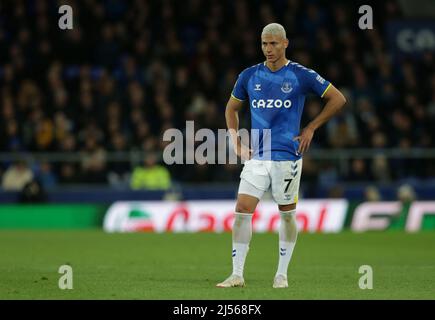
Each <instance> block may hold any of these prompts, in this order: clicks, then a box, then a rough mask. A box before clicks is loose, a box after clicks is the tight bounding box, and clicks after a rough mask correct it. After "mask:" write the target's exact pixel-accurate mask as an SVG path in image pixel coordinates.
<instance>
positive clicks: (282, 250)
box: [279, 248, 287, 256]
mask: <svg viewBox="0 0 435 320" xmlns="http://www.w3.org/2000/svg"><path fill="white" fill-rule="evenodd" d="M286 251H287V249H285V248H280V250H279V254H280V255H281V256H285V253H286Z"/></svg>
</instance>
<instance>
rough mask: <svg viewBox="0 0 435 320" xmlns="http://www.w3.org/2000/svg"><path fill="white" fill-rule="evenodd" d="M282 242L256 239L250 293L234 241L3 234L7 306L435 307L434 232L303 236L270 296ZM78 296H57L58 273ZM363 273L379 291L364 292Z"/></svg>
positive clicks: (0, 273)
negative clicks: (173, 302) (389, 303)
mask: <svg viewBox="0 0 435 320" xmlns="http://www.w3.org/2000/svg"><path fill="white" fill-rule="evenodd" d="M277 247H278V236H277V235H276V234H254V237H253V240H252V242H251V250H250V252H249V255H248V257H247V262H246V268H245V280H246V283H247V286H246V287H245V288H229V289H220V288H215V284H216V283H217V282H220V281H222V280H223V279H225V278H226V277H227V276H228V275H229V274H230V272H231V234H229V233H225V234H208V233H197V234H152V233H145V234H106V233H103V232H102V231H100V230H90V231H0V252H1V256H0V299H159V300H160V299H435V233H434V232H422V233H418V234H406V233H402V232H384V233H363V234H354V233H350V232H344V233H340V234H299V238H298V242H297V245H296V248H295V251H294V254H293V258H292V262H291V263H290V267H289V288H288V289H273V288H272V280H273V276H274V273H275V271H276V267H277V262H278V250H277V249H278V248H277ZM64 264H69V265H71V266H72V268H73V289H72V290H60V289H59V287H58V281H59V278H60V277H61V276H62V275H61V274H59V273H58V269H59V267H60V266H61V265H64ZM361 265H370V266H371V267H372V268H373V289H372V290H367V289H366V290H361V289H360V288H359V286H358V280H359V278H360V277H361V276H362V274H359V273H358V270H359V267H360V266H361Z"/></svg>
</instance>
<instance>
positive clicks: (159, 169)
mask: <svg viewBox="0 0 435 320" xmlns="http://www.w3.org/2000/svg"><path fill="white" fill-rule="evenodd" d="M130 186H131V188H132V189H133V190H139V189H146V190H167V189H169V188H170V187H171V176H170V173H169V171H168V169H167V168H166V167H165V166H162V165H159V164H157V157H156V155H155V154H154V153H149V154H147V157H146V159H145V161H144V165H143V166H138V167H136V168H134V170H133V173H132V175H131V182H130Z"/></svg>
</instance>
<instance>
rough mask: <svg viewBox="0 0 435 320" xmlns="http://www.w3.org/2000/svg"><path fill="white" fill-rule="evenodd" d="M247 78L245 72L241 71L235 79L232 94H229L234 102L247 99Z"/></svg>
mask: <svg viewBox="0 0 435 320" xmlns="http://www.w3.org/2000/svg"><path fill="white" fill-rule="evenodd" d="M246 82H247V78H246V72H245V71H243V72H242V73H240V74H239V77H238V78H237V81H236V84H235V85H234V89H233V92H231V97H233V98H234V99H236V100H239V101H244V100H246V99H247V98H248V90H247V84H246Z"/></svg>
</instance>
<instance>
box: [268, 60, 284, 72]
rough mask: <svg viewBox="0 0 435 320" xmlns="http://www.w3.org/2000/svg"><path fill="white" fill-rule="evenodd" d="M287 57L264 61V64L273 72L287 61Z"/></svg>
mask: <svg viewBox="0 0 435 320" xmlns="http://www.w3.org/2000/svg"><path fill="white" fill-rule="evenodd" d="M288 61H289V60H288V59H287V58H286V57H282V58H281V59H279V60H277V61H275V62H269V61H266V66H267V67H268V68H269V69H270V70H271V71H273V72H275V71H277V70H279V69H281V68H282V67H284V66H285V65H286V64H287V63H288Z"/></svg>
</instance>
